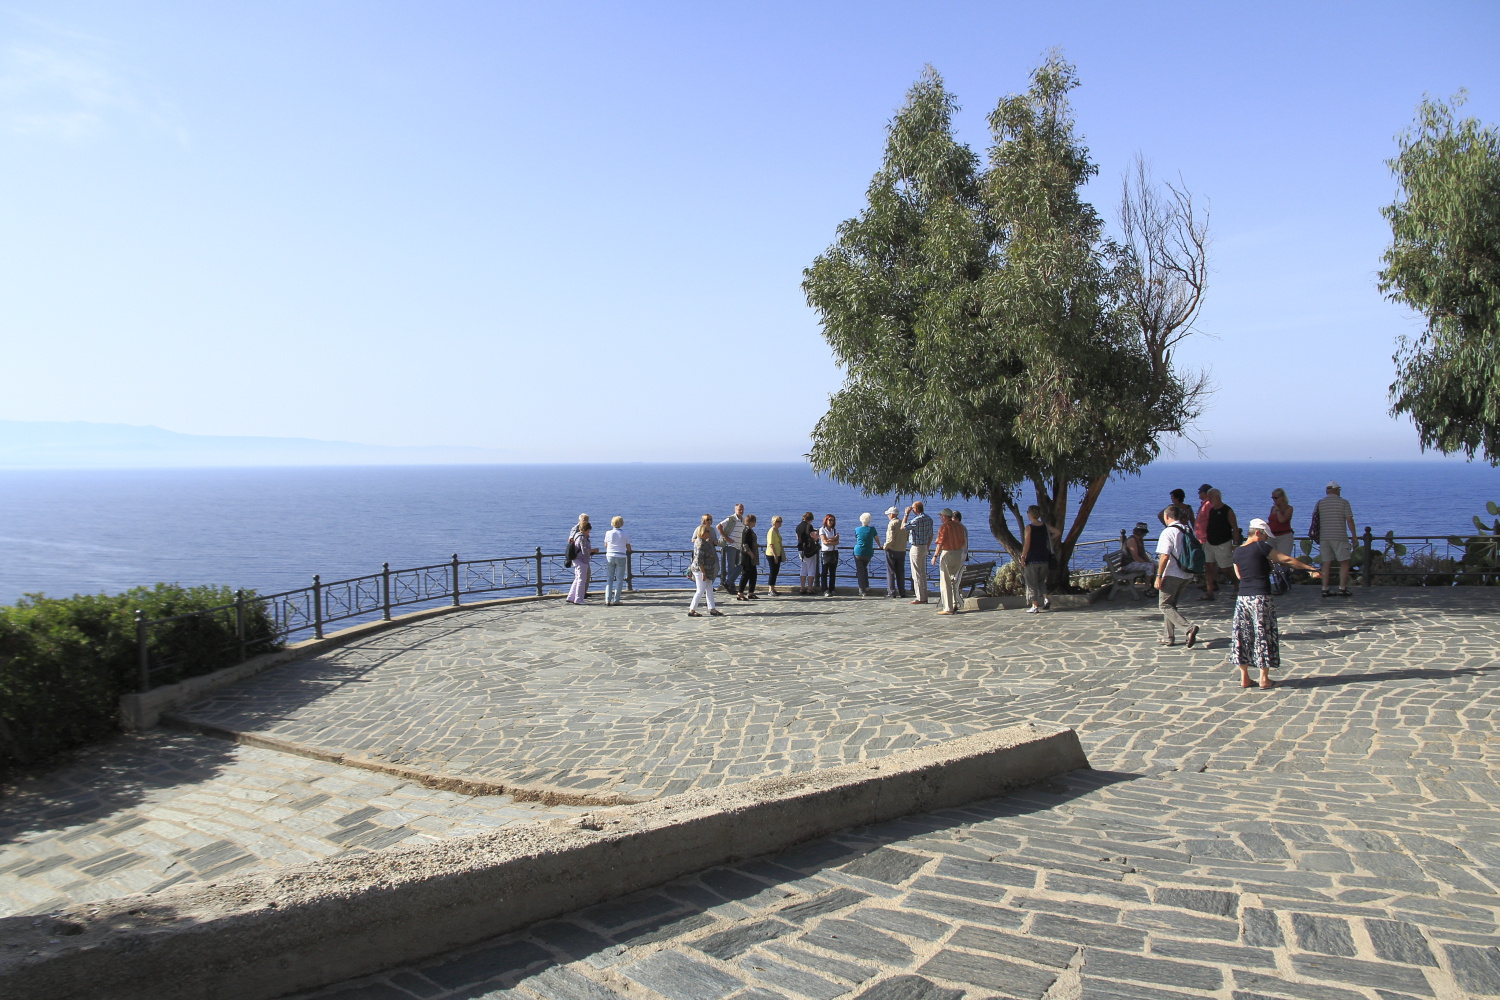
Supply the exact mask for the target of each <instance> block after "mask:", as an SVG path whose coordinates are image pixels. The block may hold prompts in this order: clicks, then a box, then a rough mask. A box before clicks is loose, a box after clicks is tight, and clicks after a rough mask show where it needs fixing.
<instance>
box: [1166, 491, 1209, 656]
mask: <svg viewBox="0 0 1500 1000" xmlns="http://www.w3.org/2000/svg"><path fill="white" fill-rule="evenodd" d="M1163 513H1164V514H1165V516H1166V520H1167V526H1166V527H1165V528H1163V529H1162V533H1161V537H1160V538H1158V539H1157V540H1156V604H1157V607H1159V608H1161V638H1160V639H1159V640H1157V641H1158V642H1159V643H1160V644H1161V645H1163V646H1175V645H1177V631H1176V627H1177V626H1179V625H1180V626H1182V627H1183V628H1185V629H1187V636H1186V639H1187V645H1188V646H1189V647H1191V646H1192V645H1193V643H1195V642H1197V641H1198V626H1196V625H1189V624H1188V622H1187V619H1186V618H1184V617H1182V612H1181V611H1178V610H1177V599H1178V598H1179V597H1181V596H1182V591H1183V588H1185V587H1186V586H1187V585H1188V584H1189V583H1191V582H1192V579H1193V577H1194V576H1195V575H1196V573H1201V572H1203V563H1204V561H1205V560H1204V556H1203V546H1202V545H1200V544H1199V543H1198V539H1197V537H1196V536H1195V535H1194V534H1193V530H1192V529H1191V528H1189V527H1187V526H1186V525H1185V524H1184V523H1183V521H1184V519H1188V520H1191V519H1192V517H1193V513H1192V511H1190V510H1187V509H1185V508H1183V507H1176V506H1173V507H1168V508H1167V509H1166V510H1165V511H1164V512H1163Z"/></svg>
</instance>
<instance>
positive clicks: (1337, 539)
mask: <svg viewBox="0 0 1500 1000" xmlns="http://www.w3.org/2000/svg"><path fill="white" fill-rule="evenodd" d="M1353 550H1354V546H1352V545H1350V544H1349V536H1348V535H1346V534H1344V533H1343V532H1342V531H1341V532H1339V533H1338V534H1337V535H1325V536H1324V537H1323V540H1322V541H1320V542H1319V543H1318V558H1319V559H1321V560H1322V561H1323V562H1348V561H1349V557H1350V556H1351V555H1352V554H1353Z"/></svg>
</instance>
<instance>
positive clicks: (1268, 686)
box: [1260, 681, 1276, 691]
mask: <svg viewBox="0 0 1500 1000" xmlns="http://www.w3.org/2000/svg"><path fill="white" fill-rule="evenodd" d="M1275 686H1276V682H1275V681H1266V682H1265V683H1264V684H1262V685H1261V686H1260V689H1261V690H1262V691H1269V690H1271V689H1272V688H1273V687H1275Z"/></svg>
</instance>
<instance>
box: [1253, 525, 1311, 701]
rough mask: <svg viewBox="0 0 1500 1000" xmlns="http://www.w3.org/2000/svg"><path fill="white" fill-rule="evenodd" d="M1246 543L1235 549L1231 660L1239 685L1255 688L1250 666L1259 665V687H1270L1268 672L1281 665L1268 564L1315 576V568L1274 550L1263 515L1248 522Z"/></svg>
mask: <svg viewBox="0 0 1500 1000" xmlns="http://www.w3.org/2000/svg"><path fill="white" fill-rule="evenodd" d="M1246 535H1247V537H1246V539H1245V543H1244V544H1243V545H1241V546H1240V547H1239V548H1238V549H1235V552H1234V575H1235V576H1236V577H1238V578H1239V581H1240V591H1239V597H1238V598H1236V599H1235V602H1234V640H1233V643H1232V645H1233V654H1232V655H1233V656H1234V662H1235V664H1236V665H1238V666H1239V668H1240V687H1254V686H1255V685H1254V684H1252V683H1251V681H1250V668H1251V667H1259V668H1260V686H1261V687H1263V688H1273V687H1275V686H1276V684H1275V682H1274V681H1272V680H1271V671H1273V670H1276V669H1277V668H1279V667H1280V666H1281V637H1280V636H1279V635H1278V634H1277V629H1276V605H1275V604H1274V603H1272V597H1271V564H1272V563H1275V564H1277V565H1280V566H1287V567H1289V568H1292V569H1301V570H1306V571H1307V572H1308V573H1310V574H1311V575H1312V576H1313V578H1314V579H1316V578H1317V576H1318V571H1317V569H1316V568H1315V567H1313V566H1312V565H1310V564H1308V563H1305V562H1303V561H1302V560H1300V559H1293V558H1292V557H1291V556H1289V555H1286V554H1284V553H1282V552H1278V551H1277V550H1276V545H1275V543H1274V542H1272V541H1271V526H1270V525H1269V524H1268V523H1266V521H1265V520H1263V519H1262V518H1259V517H1257V518H1255V519H1254V520H1252V521H1251V522H1250V530H1249V531H1248V532H1246Z"/></svg>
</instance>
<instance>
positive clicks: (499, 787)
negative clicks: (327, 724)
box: [160, 712, 642, 806]
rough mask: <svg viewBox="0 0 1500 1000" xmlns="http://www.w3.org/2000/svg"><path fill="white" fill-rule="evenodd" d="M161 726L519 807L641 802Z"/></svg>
mask: <svg viewBox="0 0 1500 1000" xmlns="http://www.w3.org/2000/svg"><path fill="white" fill-rule="evenodd" d="M160 722H161V725H162V726H164V727H166V728H168V729H178V730H181V731H183V732H188V733H201V734H202V735H204V736H213V737H216V738H218V739H221V740H229V741H230V742H231V743H240V744H243V745H244V746H247V747H260V748H261V749H264V750H275V751H276V752H277V753H285V754H291V755H293V756H295V757H307V758H309V759H311V760H322V761H327V762H328V763H330V764H343V765H344V766H346V767H357V768H360V769H362V770H365V771H379V772H381V773H382V774H390V775H394V776H395V777H397V778H401V779H403V780H405V781H414V782H416V783H417V784H419V785H423V786H425V787H427V788H436V789H438V790H440V791H444V792H457V793H458V794H460V795H509V796H510V797H511V798H513V799H515V800H516V801H517V802H540V803H542V804H543V805H548V806H623V805H631V804H633V803H636V802H640V801H642V800H641V799H633V798H630V797H629V796H627V795H620V794H618V793H615V792H597V793H592V794H591V793H588V792H575V791H569V790H568V789H566V788H554V787H552V786H551V785H515V784H511V782H510V780H509V779H507V778H503V777H499V776H491V777H485V776H479V777H474V776H467V775H455V774H434V773H433V772H431V771H423V770H421V769H419V768H415V767H407V766H405V765H403V764H392V763H391V762H390V761H386V760H380V759H378V758H375V757H369V756H366V755H365V754H355V753H339V752H338V751H336V750H324V749H321V748H319V747H314V746H308V745H307V744H305V743H295V742H293V741H291V740H281V739H277V738H276V737H274V736H261V735H259V734H257V733H242V732H239V731H238V730H235V729H225V728H224V727H222V726H215V725H211V724H209V723H206V722H198V721H197V720H195V719H190V718H188V717H186V716H183V715H178V714H176V713H175V712H163V713H162V716H161V719H160Z"/></svg>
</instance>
